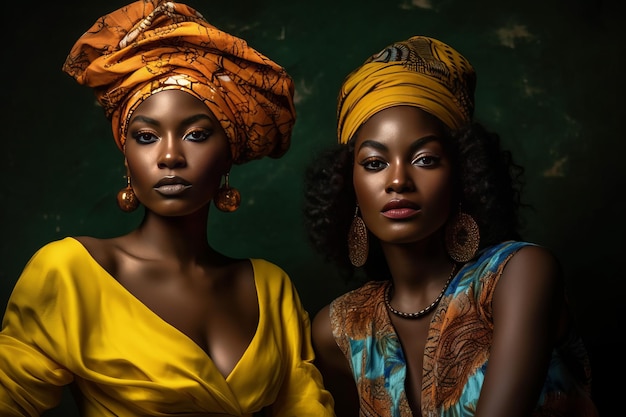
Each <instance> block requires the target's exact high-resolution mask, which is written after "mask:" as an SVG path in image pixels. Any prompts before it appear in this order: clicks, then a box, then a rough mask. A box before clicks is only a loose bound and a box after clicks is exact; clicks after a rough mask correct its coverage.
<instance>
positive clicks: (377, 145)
mask: <svg viewBox="0 0 626 417" xmlns="http://www.w3.org/2000/svg"><path fill="white" fill-rule="evenodd" d="M439 139H440V138H439V137H438V136H435V135H429V136H424V137H423V138H419V139H417V140H415V141H414V142H413V143H411V146H410V149H411V152H415V151H417V150H418V149H419V148H421V147H422V146H424V145H425V144H427V143H429V142H433V141H437V140H439ZM363 148H374V149H377V150H379V151H386V150H387V149H388V148H387V145H385V144H383V143H381V142H378V141H375V140H371V139H368V140H364V141H363V143H361V146H359V149H358V150H361V149H363Z"/></svg>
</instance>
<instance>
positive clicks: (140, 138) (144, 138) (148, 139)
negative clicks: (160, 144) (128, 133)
mask: <svg viewBox="0 0 626 417" xmlns="http://www.w3.org/2000/svg"><path fill="white" fill-rule="evenodd" d="M133 139H135V140H136V141H137V143H139V144H140V145H147V144H150V143H154V142H156V141H157V140H159V138H158V137H157V135H155V134H154V133H152V132H147V131H138V132H136V133H133Z"/></svg>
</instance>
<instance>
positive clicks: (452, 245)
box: [446, 210, 480, 262]
mask: <svg viewBox="0 0 626 417" xmlns="http://www.w3.org/2000/svg"><path fill="white" fill-rule="evenodd" d="M479 243H480V231H479V229H478V225H477V224H476V221H475V220H474V218H473V217H472V216H470V215H469V214H467V213H463V212H462V211H460V210H459V212H458V213H457V214H456V215H454V216H453V217H452V218H451V219H449V220H448V224H447V225H446V249H447V250H448V254H449V255H450V257H451V258H452V259H454V260H455V261H456V262H467V261H469V260H470V259H472V258H473V257H474V256H475V255H476V252H477V251H478V245H479Z"/></svg>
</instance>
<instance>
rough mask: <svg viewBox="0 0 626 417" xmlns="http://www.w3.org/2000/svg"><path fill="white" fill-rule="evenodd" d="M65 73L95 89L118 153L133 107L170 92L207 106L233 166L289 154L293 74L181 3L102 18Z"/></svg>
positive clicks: (150, 2) (157, 0)
mask: <svg viewBox="0 0 626 417" xmlns="http://www.w3.org/2000/svg"><path fill="white" fill-rule="evenodd" d="M63 71H65V72H66V73H68V74H69V75H71V76H72V77H74V78H75V79H76V81H78V83H80V84H83V85H87V86H89V87H92V88H93V89H94V92H95V94H96V98H97V99H98V102H99V103H100V104H101V105H102V106H103V107H104V111H105V115H106V117H107V118H108V119H110V120H111V123H112V128H113V137H114V138H115V141H116V143H117V145H118V147H119V148H120V149H121V150H123V149H124V142H125V138H126V129H127V126H128V121H129V119H130V117H131V115H132V112H133V111H134V110H135V108H136V107H137V106H138V105H139V104H140V103H141V102H143V100H145V99H146V98H147V97H149V96H150V95H152V94H154V93H156V92H158V91H162V90H167V89H179V90H183V91H186V92H188V93H190V94H193V95H194V96H196V97H197V98H199V99H200V100H202V101H204V103H205V104H206V105H207V106H208V107H209V108H210V109H211V111H212V112H213V114H214V115H215V116H216V117H217V118H218V120H219V121H220V124H221V125H222V127H223V128H224V130H225V132H226V135H227V136H228V138H229V140H230V144H231V152H232V157H233V162H234V163H243V162H246V161H249V160H252V159H258V158H261V157H263V156H270V157H274V158H277V157H280V156H282V155H283V154H284V153H285V152H286V151H287V150H288V149H289V145H290V140H291V133H292V130H293V125H294V123H295V117H296V112H295V108H294V104H293V94H294V84H293V80H292V79H291V77H290V76H289V75H288V74H287V73H286V71H285V70H284V69H283V68H282V67H281V66H279V65H278V64H276V63H275V62H273V61H271V60H270V59H269V58H267V57H265V56H264V55H262V54H260V53H259V52H257V51H256V50H254V49H253V48H251V47H250V46H248V44H247V43H246V41H244V40H243V39H240V38H237V37H235V36H232V35H230V34H228V33H226V32H223V31H221V30H219V29H217V28H216V27H215V26H213V25H211V24H209V23H208V22H207V21H206V20H205V19H204V17H203V16H202V15H201V14H200V13H198V12H197V11H196V10H194V9H193V8H191V7H189V6H186V5H184V4H180V3H175V2H171V1H167V2H166V1H163V0H139V1H136V2H134V3H131V4H129V5H127V6H124V7H122V8H120V9H118V10H116V11H114V12H112V13H110V14H107V15H105V16H103V17H101V18H100V19H98V20H97V21H96V23H95V24H94V25H93V26H92V27H91V28H90V29H89V30H88V31H87V32H86V33H85V34H84V35H83V36H81V37H80V38H79V39H78V41H77V42H76V44H75V45H74V46H73V48H72V50H71V52H70V54H69V55H68V57H67V59H66V61H65V64H64V65H63Z"/></svg>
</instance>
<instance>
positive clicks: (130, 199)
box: [117, 175, 139, 213]
mask: <svg viewBox="0 0 626 417" xmlns="http://www.w3.org/2000/svg"><path fill="white" fill-rule="evenodd" d="M117 205H118V206H119V208H120V209H122V211H124V212H126V213H130V212H131V211H135V210H137V207H139V200H138V199H137V196H136V195H135V191H134V190H133V187H132V186H131V185H130V175H126V187H124V188H122V189H121V190H120V191H119V192H118V193H117Z"/></svg>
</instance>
